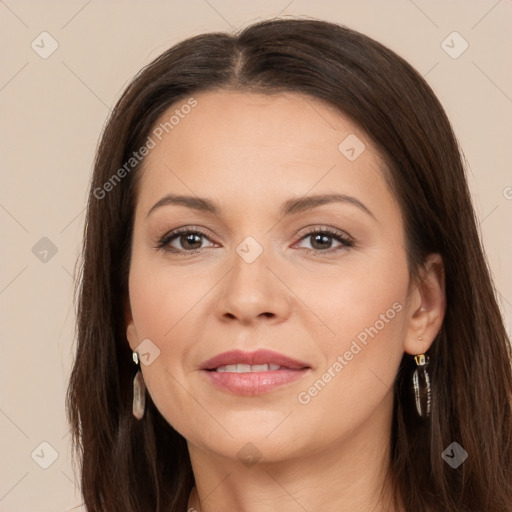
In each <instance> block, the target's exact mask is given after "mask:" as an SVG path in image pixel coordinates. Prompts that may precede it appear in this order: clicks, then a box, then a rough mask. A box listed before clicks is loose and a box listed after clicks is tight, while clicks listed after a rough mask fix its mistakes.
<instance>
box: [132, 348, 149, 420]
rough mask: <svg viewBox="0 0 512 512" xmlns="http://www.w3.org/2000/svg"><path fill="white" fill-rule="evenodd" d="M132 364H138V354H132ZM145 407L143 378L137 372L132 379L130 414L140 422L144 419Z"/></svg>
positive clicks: (139, 371)
mask: <svg viewBox="0 0 512 512" xmlns="http://www.w3.org/2000/svg"><path fill="white" fill-rule="evenodd" d="M132 357H133V362H134V363H135V364H136V365H138V364H139V354H137V352H133V355H132ZM145 407H146V385H145V384H144V377H143V376H142V372H141V370H140V366H139V370H138V372H137V373H136V374H135V378H134V379H133V404H132V413H133V415H134V416H135V417H136V418H137V419H138V420H141V419H142V418H143V417H144V410H145Z"/></svg>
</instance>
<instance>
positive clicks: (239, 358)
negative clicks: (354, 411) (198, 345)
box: [201, 350, 311, 395]
mask: <svg viewBox="0 0 512 512" xmlns="http://www.w3.org/2000/svg"><path fill="white" fill-rule="evenodd" d="M201 370H202V374H203V375H204V376H205V377H206V379H207V380H208V382H209V383H210V384H212V385H213V386H215V387H216V388H218V389H221V390H222V391H224V392H228V393H234V394H237V395H259V394H263V393H268V392H270V391H272V390H274V389H275V388H277V387H280V386H283V385H285V384H289V383H291V382H294V381H296V380H298V379H300V378H302V377H304V376H305V375H306V374H307V373H309V371H311V368H310V366H308V364H307V363H304V362H302V361H298V360H296V359H292V358H290V357H288V356H285V355H283V354H279V353H277V352H273V351H271V350H257V351H256V352H243V351H241V350H232V351H230V352H224V353H222V354H219V355H217V356H215V357H212V358H211V359H208V361H205V362H204V363H203V364H202V365H201Z"/></svg>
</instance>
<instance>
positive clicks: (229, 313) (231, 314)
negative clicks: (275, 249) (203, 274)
mask: <svg viewBox="0 0 512 512" xmlns="http://www.w3.org/2000/svg"><path fill="white" fill-rule="evenodd" d="M241 254H242V256H240V254H239V253H237V252H235V254H234V256H233V258H232V266H231V268H230V270H229V271H228V273H227V275H226V277H225V279H223V282H222V286H220V287H219V288H218V290H219V298H218V300H217V302H216V305H215V313H216V315H217V317H218V318H219V319H221V320H222V321H224V322H226V321H231V322H233V321H236V320H238V321H239V322H240V323H242V324H244V325H249V324H252V323H254V322H260V321H266V322H272V323H280V322H282V321H284V320H285V319H286V318H288V316H289V315H290V312H291V310H292V302H293V294H292V293H291V292H290V290H289V288H287V286H286V284H285V283H284V280H283V278H282V277H280V276H279V271H278V270H277V265H276V264H275V261H274V263H273V259H272V258H271V257H270V256H269V254H268V252H267V250H266V249H265V250H264V251H263V252H262V253H261V254H259V256H258V257H257V258H256V259H254V260H253V261H252V262H251V259H250V258H249V259H244V257H243V256H244V255H243V253H241Z"/></svg>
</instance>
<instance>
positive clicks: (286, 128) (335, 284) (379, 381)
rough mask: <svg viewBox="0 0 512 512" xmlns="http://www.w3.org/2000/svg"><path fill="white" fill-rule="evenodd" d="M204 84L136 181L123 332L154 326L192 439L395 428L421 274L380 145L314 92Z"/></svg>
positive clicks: (167, 412)
mask: <svg viewBox="0 0 512 512" xmlns="http://www.w3.org/2000/svg"><path fill="white" fill-rule="evenodd" d="M194 98H195V101H196V102H197V104H196V105H195V106H194V108H191V109H183V108H181V105H182V104H186V100H185V101H184V102H182V104H177V105H174V106H173V107H172V108H171V109H169V111H168V112H166V113H165V114H164V115H163V116H162V118H161V119H160V120H159V121H158V123H157V125H160V122H162V123H165V122H166V121H168V120H169V118H170V117H171V116H172V115H173V113H174V112H175V110H176V109H178V110H180V108H181V110H180V112H181V113H182V114H181V116H179V122H175V124H173V126H172V129H169V127H168V128H167V131H168V133H166V131H165V130H163V131H162V129H160V131H156V132H155V130H154V131H153V135H152V138H153V140H154V142H155V145H154V147H153V148H152V149H151V150H150V152H149V154H148V155H147V157H146V159H145V162H144V168H143V169H142V170H141V172H142V174H141V176H140V178H141V180H140V183H139V185H140V187H139V189H138V193H137V201H136V211H135V223H134V231H133V245H132V254H131V267H130V274H129V312H128V313H127V325H128V328H127V337H128V340H129V343H130V346H131V348H132V349H133V350H135V349H137V348H138V347H139V345H140V344H141V343H142V342H143V340H150V341H149V342H148V341H146V342H144V343H145V345H142V347H144V350H140V351H141V352H144V353H149V355H146V356H145V358H146V360H147V362H148V363H150V364H147V365H146V364H142V365H141V368H142V372H143V376H144V380H145V382H146V386H147V389H148V392H149V394H150V396H151V399H152V400H153V402H154V403H155V405H156V407H157V408H158V409H159V411H160V412H161V413H162V415H163V416H164V417H165V418H166V420H167V421H168V422H169V423H170V424H171V425H172V426H173V427H174V428H175V429H176V430H177V431H178V432H180V433H181V434H182V435H183V436H184V437H185V438H186V439H187V441H188V443H189V447H192V446H193V447H196V448H197V449H200V450H203V451H207V452H210V453H212V454H216V455H217V456H221V457H229V458H233V459H236V457H240V454H239V451H240V449H241V448H242V447H244V446H245V445H246V443H252V444H253V445H254V446H255V447H256V448H254V447H251V448H247V446H246V447H245V448H244V449H245V450H249V451H251V450H257V453H259V454H261V455H262V456H263V457H265V460H284V459H287V458H292V457H294V456H298V455H299V454H300V455H301V456H304V455H307V454H308V453H310V454H312V453H315V452H318V450H321V449H323V448H326V447H328V446H333V445H334V444H337V443H344V442H348V441H349V440H350V439H352V438H354V436H356V435H360V434H361V433H363V432H364V433H365V435H375V436H379V435H382V432H383V429H382V426H383V425H388V424H389V421H390V417H391V408H392V384H393V381H394V378H395V376H396V372H397V369H398V366H399V363H400V360H401V358H402V355H403V352H404V343H405V340H406V338H407V336H408V321H409V319H410V316H411V304H410V300H411V296H410V294H409V292H410V286H411V283H410V281H409V274H408V268H407V260H406V252H405V248H404V245H405V244H404V230H403V223H402V216H401V212H400V209H399V207H398V205H397V203H396V201H395V199H394V198H393V196H392V194H391V192H390V190H389V188H388V186H387V184H386V180H385V177H384V166H383V163H382V162H381V160H380V158H379V155H378V153H377V151H376V149H375V147H374V146H373V145H372V143H371V141H370V140H369V139H368V137H367V136H366V135H365V134H364V133H363V132H362V131H361V130H360V129H359V128H358V127H357V126H355V125H354V124H353V123H352V122H350V121H349V120H348V119H346V118H344V117H343V116H342V115H340V114H339V113H338V112H336V111H334V110H333V109H332V108H331V107H329V106H328V105H326V104H324V103H322V102H320V101H319V100H315V99H313V98H304V97H303V96H299V95H296V94H293V93H290V94H273V95H260V94H255V93H241V92H228V91H224V92H218V91H217V92H207V93H202V94H198V95H195V96H194ZM185 111H186V112H187V113H186V115H185V114H184V112H185ZM174 121H176V120H174ZM155 133H157V134H158V137H157V136H155V135H154V134H155ZM160 138H161V140H160ZM363 144H364V146H363ZM172 196H189V197H190V200H188V201H186V200H183V201H176V200H173V199H172ZM320 196H330V199H335V200H327V199H325V197H324V199H321V198H320ZM199 198H201V199H202V200H204V201H200V200H199ZM313 198H316V200H313ZM206 201H208V203H206ZM206 204H208V205H209V206H208V208H206V207H205V205H206ZM231 351H239V352H236V353H235V354H229V352H231ZM258 351H271V353H269V352H258ZM226 352H228V354H227V355H225V357H224V356H222V354H225V353H226ZM218 355H221V356H220V358H215V357H216V356H218ZM212 358H215V359H213V360H212ZM287 358H288V359H287ZM143 361H144V356H143ZM237 364H238V365H239V366H235V365H237ZM265 364H270V365H275V366H268V367H267V366H264V365H265ZM248 370H249V371H248ZM240 372H241V373H240ZM241 453H242V454H243V453H244V452H243V451H242V452H241ZM237 454H238V455H237ZM249 455H251V454H250V453H249Z"/></svg>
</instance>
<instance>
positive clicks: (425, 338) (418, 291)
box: [404, 254, 446, 355]
mask: <svg viewBox="0 0 512 512" xmlns="http://www.w3.org/2000/svg"><path fill="white" fill-rule="evenodd" d="M445 311H446V293H445V278H444V265H443V259H442V258H441V256H440V255H439V254H429V255H428V257H427V258H426V261H425V264H424V265H423V267H422V270H421V272H420V280H419V282H415V283H412V284H411V291H410V292H409V311H408V313H409V316H408V325H407V330H406V336H405V340H404V351H405V352H407V353H408V354H411V355H417V354H423V353H425V352H426V351H427V350H428V349H429V348H430V345H432V342H433V341H434V338H435V337H436V335H437V333H438V332H439V330H440V329H441V325H442V323H443V319H444V315H445ZM420 338H421V339H420Z"/></svg>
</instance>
